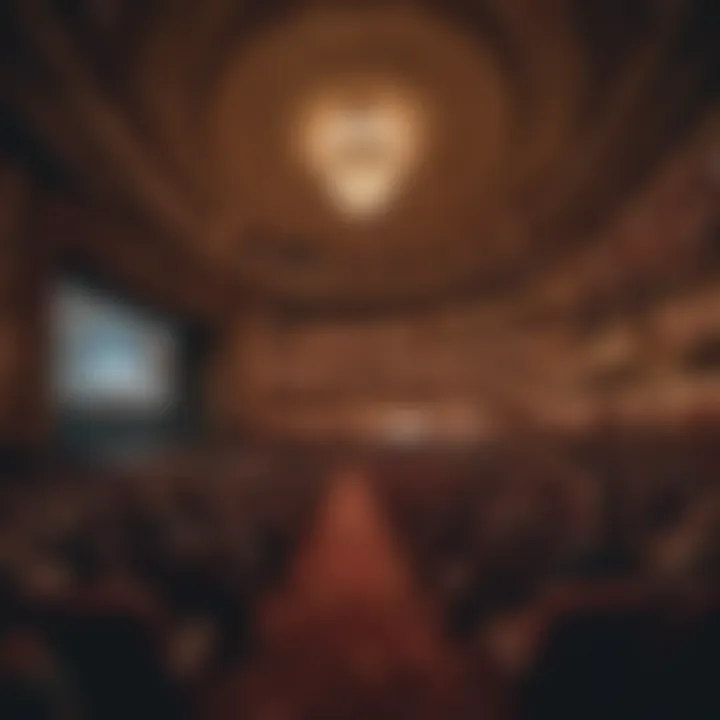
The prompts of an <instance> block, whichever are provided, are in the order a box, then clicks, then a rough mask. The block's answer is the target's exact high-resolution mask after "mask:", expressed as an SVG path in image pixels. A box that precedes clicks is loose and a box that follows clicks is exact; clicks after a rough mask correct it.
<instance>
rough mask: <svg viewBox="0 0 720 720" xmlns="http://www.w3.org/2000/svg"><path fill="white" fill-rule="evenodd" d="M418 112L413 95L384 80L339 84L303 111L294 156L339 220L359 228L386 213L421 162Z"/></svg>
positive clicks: (421, 121) (422, 139) (421, 133)
mask: <svg viewBox="0 0 720 720" xmlns="http://www.w3.org/2000/svg"><path fill="white" fill-rule="evenodd" d="M422 111H423V107H422V106H421V103H420V102H419V100H418V99H417V98H416V97H415V96H414V94H413V93H412V92H410V91H409V90H408V89H406V88H404V87H402V86H397V85H395V84H393V83H391V82H388V81H387V80H384V79H378V80H367V79H364V80H360V81H348V82H347V83H340V84H337V85H334V86H331V87H328V88H325V89H324V90H322V91H321V92H319V93H317V94H316V95H314V96H313V97H312V98H311V100H310V101H309V102H308V103H307V104H306V105H305V107H304V108H303V110H302V112H301V115H300V122H299V128H298V129H299V133H297V134H296V138H297V139H298V140H299V148H298V149H299V150H300V154H301V158H302V161H303V163H304V165H305V168H306V169H307V171H308V172H309V173H310V175H311V176H312V177H313V179H314V180H315V181H316V182H318V183H319V185H320V187H321V189H322V190H323V192H324V193H325V195H326V196H327V198H328V199H329V200H330V201H331V202H332V204H333V206H334V207H335V209H336V210H337V211H338V212H340V213H342V214H343V215H345V216H347V217H349V218H351V219H355V220H361V219H367V218H370V217H376V216H378V215H381V214H384V213H386V212H387V211H388V210H389V209H390V208H391V206H392V205H393V203H394V202H395V201H396V200H397V199H398V197H399V196H400V194H401V193H402V191H403V190H404V189H405V187H406V186H407V181H408V180H409V179H410V178H411V176H412V174H413V173H414V172H415V171H416V169H417V166H418V162H419V160H420V159H421V156H422V150H423V149H424V145H425V135H426V133H425V130H426V128H425V122H424V113H423V112H422Z"/></svg>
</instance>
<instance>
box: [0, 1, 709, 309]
mask: <svg viewBox="0 0 720 720" xmlns="http://www.w3.org/2000/svg"><path fill="white" fill-rule="evenodd" d="M3 13H4V14H5V17H4V18H2V22H1V23H0V26H1V27H2V30H1V32H2V36H3V46H4V55H5V62H4V63H3V74H2V78H0V80H1V82H0V91H1V92H2V96H3V98H4V100H5V102H6V104H7V105H8V107H10V108H12V109H13V111H14V112H16V113H18V114H19V115H20V116H21V117H22V118H23V119H24V121H27V122H28V123H29V124H30V126H31V127H32V128H33V129H34V131H35V132H36V133H37V135H38V137H40V138H41V140H42V142H43V143H44V144H45V146H46V147H47V149H48V150H49V151H50V152H51V153H52V154H53V156H54V157H55V158H56V159H57V160H58V162H59V163H60V164H61V165H62V166H63V167H64V168H66V169H67V171H69V173H70V176H71V177H72V179H73V181H74V183H75V186H76V188H77V189H78V190H79V192H81V193H82V194H84V195H85V196H86V197H89V198H91V199H92V200H93V202H95V203H97V204H98V205H99V206H101V207H103V208H104V209H105V210H106V211H108V210H109V211H111V212H112V213H114V214H115V215H116V217H118V218H125V220H126V221H128V222H131V223H133V224H134V225H133V226H134V227H136V228H137V231H136V232H134V233H130V235H134V237H135V239H134V240H133V239H132V238H130V237H129V238H128V241H127V242H128V243H130V244H132V243H135V244H134V245H132V247H133V251H134V252H136V253H139V254H142V253H143V252H150V251H149V250H146V249H145V248H146V246H149V245H151V244H153V243H155V244H157V243H164V245H163V247H164V248H165V252H166V253H167V257H168V258H171V257H173V256H175V257H177V258H180V257H183V258H185V259H186V260H188V259H189V261H190V262H191V263H192V264H194V265H195V266H196V267H197V268H198V273H199V277H200V276H201V275H200V273H211V274H212V277H214V278H215V279H216V283H217V284H218V286H222V287H227V289H228V297H229V298H231V297H232V296H233V293H236V295H237V296H238V297H239V296H240V294H242V296H243V297H247V295H248V294H251V295H254V296H256V297H258V298H265V300H266V301H268V302H273V303H278V304H285V305H292V306H293V307H295V308H297V307H303V306H307V307H309V308H323V307H332V308H335V309H338V308H342V307H348V308H381V309H385V308H388V307H391V306H392V307H395V306H398V307H401V306H402V307H404V306H408V307H411V306H413V305H414V304H417V303H420V302H428V301H430V302H436V301H439V300H446V299H447V300H451V299H453V298H457V297H465V296H468V295H470V296H472V297H483V296H484V295H487V294H489V293H492V294H493V296H497V294H498V293H500V294H503V293H507V292H511V293H512V294H513V297H515V296H517V295H518V293H520V294H522V293H525V294H526V295H527V293H528V292H532V293H534V292H535V288H538V287H540V286H542V284H543V279H544V278H547V277H549V275H548V273H549V272H550V271H551V270H553V269H555V270H557V269H558V268H567V267H569V266H572V267H574V265H573V263H580V267H581V269H582V267H587V265H588V263H590V264H592V263H593V261H592V260H588V257H587V256H586V255H583V253H584V252H585V250H586V246H587V244H588V241H591V240H593V239H595V238H597V237H598V233H599V230H600V229H601V228H603V227H605V226H607V225H608V224H610V223H611V222H613V221H614V219H615V217H616V216H617V211H618V206H619V204H623V203H625V204H627V203H628V201H629V199H630V198H632V197H634V193H635V192H636V191H638V190H639V189H640V188H642V187H643V184H644V183H645V182H646V181H647V180H648V178H649V177H650V176H651V175H652V174H653V172H655V171H656V170H657V169H658V167H659V166H660V165H661V163H662V162H663V161H664V160H665V159H666V158H667V157H669V154H670V152H671V150H673V148H675V147H676V145H678V144H679V142H680V141H681V140H684V139H687V138H688V137H691V134H690V133H691V131H693V132H695V131H697V130H698V128H706V127H711V125H712V120H711V118H712V116H711V111H712V109H713V106H714V103H715V100H716V96H715V91H716V90H717V77H718V71H719V70H720V62H719V55H720V52H719V51H718V49H717V42H716V38H717V36H718V32H720V18H719V12H718V6H717V4H716V3H715V2H713V0H707V1H706V2H702V1H697V2H692V3H688V2H684V1H680V0H622V1H621V0H609V1H606V2H593V1H592V0H552V1H551V2H543V3H538V2H534V1H532V0H485V1H484V2H470V0H467V1H466V2H462V1H461V0H452V1H445V2H439V1H438V2H432V1H431V0H426V1H422V0H417V1H416V2H405V3H389V2H377V3H376V2H373V3H364V2H363V3H361V2H358V3H347V2H334V3H329V2H328V3H321V2H305V3H300V2H297V3H292V2H269V1H268V0H265V1H264V2H260V0H257V1H255V2H251V1H250V0H205V1H204V2H189V1H188V2H186V1H184V0H181V1H175V2H169V1H167V2H165V1H163V0H146V1H145V2H140V0H135V1H133V0H85V1H84V2H61V0H22V1H20V0H18V1H17V2H14V3H6V4H5V8H4V10H3ZM343 93H345V95H343ZM313 103H315V105H313ZM323 103H324V105H323ZM343 103H344V104H343ZM320 107H322V108H325V109H324V110H322V112H321V111H320V110H319V109H318V108H320ZM313 108H315V109H313ZM328 108H330V109H328ZM333 108H334V109H333ZM348 108H350V109H349V110H348ZM323 112H324V113H325V115H322V113H323ZM313 113H315V115H313ZM333 113H334V114H333ZM348 113H355V115H354V116H353V117H355V118H356V119H357V122H355V124H354V125H353V122H354V121H353V122H351V121H350V120H349V119H348ZM321 116H322V117H324V118H325V120H326V121H327V122H326V123H325V125H323V127H324V128H325V130H324V131H323V132H325V135H323V138H324V139H323V140H322V142H320V144H318V142H319V141H318V142H316V143H315V145H313V146H312V147H313V148H315V149H314V150H313V149H312V148H310V145H312V142H311V139H309V138H310V135H312V132H310V131H309V130H308V127H309V126H310V125H312V122H310V120H308V118H309V117H310V118H311V119H312V118H313V117H315V118H316V120H317V123H320V124H322V123H321V119H322V118H321ZM317 118H321V119H317ZM328 118H329V120H328ZM313 122H314V121H313ZM308 123H309V125H308ZM333 123H334V124H333ZM333 132H334V133H335V134H334V135H333ZM393 133H395V135H393ZM695 134H697V132H695ZM393 137H394V138H395V140H397V139H398V138H401V139H402V142H404V143H405V145H404V146H403V147H405V150H404V151H402V152H400V153H398V151H393V150H392V148H393V147H398V144H397V142H394V143H393V141H392V138H393ZM693 137H694V136H693ZM328 138H331V139H328ZM332 138H334V139H332ZM323 143H324V144H323ZM363 143H365V147H363ZM383 143H385V145H383ZM388 148H389V149H388ZM356 150H358V151H362V152H361V153H360V155H362V157H361V156H360V155H357V157H356V156H353V152H355V151H356ZM393 152H395V155H393ZM373 153H374V154H373ZM363 163H364V164H363ZM362 173H365V174H362ZM363 183H365V184H364V185H363ZM362 188H364V190H363V189H362ZM363 192H364V193H365V194H364V195H362V197H364V198H365V199H364V200H362V199H360V197H361V196H360V195H359V194H358V193H363ZM373 193H375V195H373ZM381 196H382V197H381ZM368 198H371V199H368ZM372 198H375V199H374V200H373V199H372ZM343 202H344V203H345V206H346V207H345V210H347V209H348V208H349V207H350V205H352V203H355V205H354V206H353V207H355V208H356V210H357V209H358V208H360V206H361V205H360V204H362V203H363V202H364V203H365V207H366V210H367V209H368V208H369V209H370V210H372V209H373V207H374V208H375V209H376V210H377V209H378V208H381V210H382V211H381V212H380V211H377V212H374V213H373V212H365V213H364V214H362V213H360V214H359V213H357V212H354V213H353V212H350V213H348V212H343V205H342V203H343ZM383 202H384V203H385V204H384V205H383V204H382V203H383ZM338 203H340V204H338ZM358 203H360V204H358ZM373 203H374V205H373ZM371 206H372V207H371ZM578 255H580V256H581V258H580V259H577V258H578ZM563 272H564V273H566V275H567V271H566V270H563ZM574 274H575V273H574V271H570V272H569V277H572V276H573V275H574ZM205 276H206V275H202V277H205ZM531 304H532V303H531Z"/></svg>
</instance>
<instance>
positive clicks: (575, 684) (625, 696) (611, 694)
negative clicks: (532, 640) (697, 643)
mask: <svg viewBox="0 0 720 720" xmlns="http://www.w3.org/2000/svg"><path fill="white" fill-rule="evenodd" d="M662 638H663V634H662V624H661V623H660V621H659V618H658V617H657V616H655V615H654V614H650V613H647V612H644V611H642V610H637V609H633V610H617V611H614V610H600V609H592V610H586V611H583V610H578V611H576V612H573V613H570V614H568V615H566V616H564V617H561V618H560V619H558V620H557V621H556V622H555V624H554V626H553V627H552V628H551V629H550V632H549V635H548V637H547V641H546V644H545V647H544V649H543V650H542V651H541V652H540V654H539V657H538V661H537V665H536V669H535V671H534V673H533V674H532V676H531V677H530V678H529V680H528V682H527V685H526V687H525V688H524V691H523V693H522V700H521V703H520V707H521V712H520V715H521V717H522V718H527V719H528V720H545V719H548V720H550V719H552V720H564V718H568V720H570V719H571V718H572V719H574V720H577V718H583V720H608V719H609V718H613V719H617V718H627V720H644V719H647V720H657V718H658V717H660V715H659V714H658V707H662V698H661V692H662V687H659V684H658V680H659V679H660V678H661V677H662V671H663V660H664V657H665V655H664V653H663V649H664V648H663V646H662V644H663V643H662Z"/></svg>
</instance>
